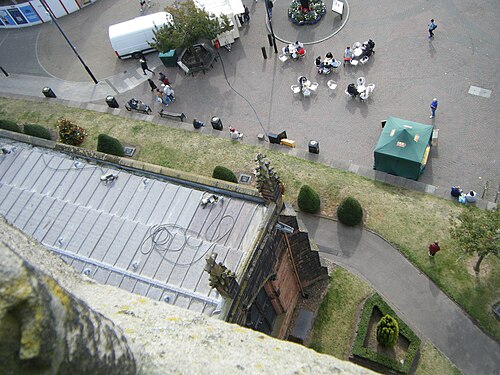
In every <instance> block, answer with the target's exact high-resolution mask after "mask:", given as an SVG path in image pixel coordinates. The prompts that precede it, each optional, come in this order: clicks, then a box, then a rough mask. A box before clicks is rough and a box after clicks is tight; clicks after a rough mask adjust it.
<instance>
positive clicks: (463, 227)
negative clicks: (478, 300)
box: [450, 207, 500, 272]
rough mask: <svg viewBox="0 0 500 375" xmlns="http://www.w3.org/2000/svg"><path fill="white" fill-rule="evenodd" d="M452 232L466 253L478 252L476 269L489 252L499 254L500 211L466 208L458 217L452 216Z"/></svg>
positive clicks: (475, 269)
mask: <svg viewBox="0 0 500 375" xmlns="http://www.w3.org/2000/svg"><path fill="white" fill-rule="evenodd" d="M450 222H451V229H450V234H451V238H453V239H454V240H455V242H456V244H457V245H458V247H459V248H460V249H461V250H462V251H465V252H466V253H474V252H475V253H476V254H477V255H478V260H477V262H476V264H475V266H474V271H476V272H479V267H480V265H481V262H482V261H483V259H484V257H485V256H486V255H488V254H490V253H491V254H494V255H498V253H499V251H498V249H499V247H500V243H499V237H500V212H499V211H497V210H481V209H478V208H475V207H467V208H465V209H464V210H463V211H462V212H461V213H460V214H459V215H458V217H457V218H454V217H451V218H450Z"/></svg>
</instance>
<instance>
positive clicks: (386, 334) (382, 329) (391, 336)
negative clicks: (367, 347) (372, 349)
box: [377, 314, 399, 348]
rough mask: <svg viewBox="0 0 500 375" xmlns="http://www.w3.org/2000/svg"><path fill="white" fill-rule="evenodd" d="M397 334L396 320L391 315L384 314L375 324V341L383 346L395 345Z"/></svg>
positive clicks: (390, 346)
mask: <svg viewBox="0 0 500 375" xmlns="http://www.w3.org/2000/svg"><path fill="white" fill-rule="evenodd" d="M398 336H399V326H398V321H397V320H396V319H394V318H393V317H392V316H391V315H389V314H387V315H384V316H383V317H382V318H381V319H380V321H379V322H378V324H377V341H378V342H379V343H380V345H382V346H383V347H384V348H392V347H393V346H394V345H396V342H397V341H398Z"/></svg>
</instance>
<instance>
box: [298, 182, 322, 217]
mask: <svg viewBox="0 0 500 375" xmlns="http://www.w3.org/2000/svg"><path fill="white" fill-rule="evenodd" d="M320 203H321V201H320V199H319V194H318V193H316V191H315V190H314V189H313V188H312V187H310V186H309V185H303V186H302V187H301V188H300V192H299V196H298V197H297V204H298V205H299V208H300V209H301V210H302V211H304V212H309V213H311V214H313V213H315V212H318V210H319V206H320Z"/></svg>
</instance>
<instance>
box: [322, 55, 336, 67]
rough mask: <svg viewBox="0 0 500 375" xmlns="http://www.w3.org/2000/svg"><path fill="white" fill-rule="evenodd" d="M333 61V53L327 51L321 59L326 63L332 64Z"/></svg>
mask: <svg viewBox="0 0 500 375" xmlns="http://www.w3.org/2000/svg"><path fill="white" fill-rule="evenodd" d="M333 61H335V59H334V58H333V54H332V53H331V52H328V53H327V54H326V56H325V59H324V60H323V64H325V66H326V65H332V62H333Z"/></svg>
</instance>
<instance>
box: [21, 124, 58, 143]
mask: <svg viewBox="0 0 500 375" xmlns="http://www.w3.org/2000/svg"><path fill="white" fill-rule="evenodd" d="M24 134H27V135H31V136H33V137H38V138H43V139H48V140H49V141H50V140H51V139H52V135H51V134H50V130H49V129H47V128H44V127H43V126H41V125H35V124H26V125H24Z"/></svg>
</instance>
